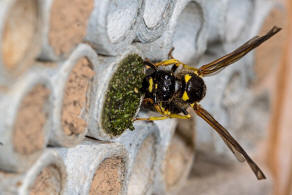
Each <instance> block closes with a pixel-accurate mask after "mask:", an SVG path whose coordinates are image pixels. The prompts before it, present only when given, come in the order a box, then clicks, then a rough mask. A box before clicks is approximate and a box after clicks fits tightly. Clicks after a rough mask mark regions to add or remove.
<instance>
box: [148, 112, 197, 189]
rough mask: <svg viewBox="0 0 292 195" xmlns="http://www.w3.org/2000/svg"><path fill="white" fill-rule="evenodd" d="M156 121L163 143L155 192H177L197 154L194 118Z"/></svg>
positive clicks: (160, 149) (160, 145) (161, 144)
mask: <svg viewBox="0 0 292 195" xmlns="http://www.w3.org/2000/svg"><path fill="white" fill-rule="evenodd" d="M193 117H194V116H193ZM155 123H156V124H157V125H158V127H159V132H160V135H161V143H160V144H159V146H158V147H159V162H158V167H159V168H158V170H157V173H156V177H155V184H154V191H153V193H154V194H176V193H177V192H178V191H179V190H180V189H181V187H182V186H183V185H184V183H185V182H186V180H187V177H188V174H189V172H190V169H191V166H192V163H193V159H194V155H195V145H196V143H195V137H196V134H195V124H194V119H191V120H178V121H177V120H174V119H168V120H164V121H157V122H155Z"/></svg>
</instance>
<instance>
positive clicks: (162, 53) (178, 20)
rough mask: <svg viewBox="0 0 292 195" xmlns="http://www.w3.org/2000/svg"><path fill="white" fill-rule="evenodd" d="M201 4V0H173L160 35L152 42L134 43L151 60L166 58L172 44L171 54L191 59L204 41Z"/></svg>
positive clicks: (204, 45)
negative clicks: (172, 50)
mask: <svg viewBox="0 0 292 195" xmlns="http://www.w3.org/2000/svg"><path fill="white" fill-rule="evenodd" d="M203 6H205V5H204V4H203V3H201V2H200V1H190V0H182V1H176V2H175V6H174V10H173V13H172V15H171V17H170V19H169V22H168V24H167V27H166V30H165V32H164V33H163V35H162V36H161V37H160V38H159V39H157V40H155V41H154V42H151V43H146V44H142V43H136V45H137V47H138V48H139V49H141V50H142V52H143V54H144V56H145V57H146V58H149V59H151V60H153V61H160V60H162V59H167V57H168V56H167V54H168V52H169V51H170V49H171V48H172V47H175V50H174V52H173V55H174V57H176V58H178V59H180V60H183V61H184V62H185V63H189V62H192V63H194V59H196V58H198V57H199V56H200V55H201V54H202V53H203V52H204V51H205V49H206V44H207V33H206V32H207V23H206V17H207V15H206V13H205V12H204V10H206V9H205V8H204V7H203Z"/></svg>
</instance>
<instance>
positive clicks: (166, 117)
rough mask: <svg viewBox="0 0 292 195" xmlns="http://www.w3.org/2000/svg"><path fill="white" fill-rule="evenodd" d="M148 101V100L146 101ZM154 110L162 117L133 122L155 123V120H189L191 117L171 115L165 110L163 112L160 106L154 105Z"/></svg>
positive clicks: (188, 115)
mask: <svg viewBox="0 0 292 195" xmlns="http://www.w3.org/2000/svg"><path fill="white" fill-rule="evenodd" d="M147 101H148V100H147ZM154 108H155V110H156V111H157V112H158V113H160V114H161V115H163V116H151V117H149V118H135V119H134V121H137V120H143V121H155V120H164V119H168V118H179V119H190V118H191V115H190V114H187V115H180V114H173V113H171V112H169V111H167V110H165V109H164V108H163V107H162V106H161V105H158V104H154Z"/></svg>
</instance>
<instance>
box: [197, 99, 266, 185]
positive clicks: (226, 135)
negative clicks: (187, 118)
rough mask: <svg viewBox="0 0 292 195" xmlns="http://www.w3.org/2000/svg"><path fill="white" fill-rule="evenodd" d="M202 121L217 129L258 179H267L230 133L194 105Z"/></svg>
mask: <svg viewBox="0 0 292 195" xmlns="http://www.w3.org/2000/svg"><path fill="white" fill-rule="evenodd" d="M192 107H193V108H194V110H195V112H196V113H197V115H199V116H200V117H201V118H202V119H204V120H205V121H206V122H207V123H208V124H209V125H210V126H211V127H213V128H214V129H215V131H216V132H217V133H218V134H219V135H220V136H221V137H222V138H223V140H224V142H225V143H227V146H228V147H229V148H230V149H231V151H232V152H233V153H234V154H237V153H240V155H242V156H243V157H244V158H245V160H246V161H247V163H248V165H249V166H250V168H251V169H252V171H253V172H254V174H255V175H256V177H257V179H259V180H260V179H265V178H266V177H265V175H264V173H263V172H262V171H261V169H260V168H259V167H258V166H257V165H256V163H255V162H254V161H253V160H252V159H251V158H250V157H249V156H248V154H247V153H246V152H245V151H244V149H243V148H242V147H241V146H240V145H239V143H238V142H237V141H236V140H235V139H234V138H233V137H232V136H231V135H230V133H229V132H228V131H227V130H226V129H225V128H224V127H223V126H222V125H221V124H220V123H218V122H217V121H216V120H215V119H214V118H213V117H212V115H211V114H209V113H208V112H207V111H206V110H205V109H203V108H202V107H201V106H200V105H199V104H194V105H193V106H192Z"/></svg>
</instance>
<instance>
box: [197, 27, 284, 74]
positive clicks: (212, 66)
mask: <svg viewBox="0 0 292 195" xmlns="http://www.w3.org/2000/svg"><path fill="white" fill-rule="evenodd" d="M280 30H281V28H279V27H276V26H274V27H273V28H272V29H271V30H270V31H269V32H268V33H267V34H265V35H263V36H256V37H254V38H252V39H250V40H249V41H247V42H246V43H244V44H243V45H242V46H240V47H239V48H237V49H236V50H234V51H233V52H231V53H229V54H227V55H225V56H223V57H221V58H219V59H217V60H215V61H213V62H211V63H209V64H205V65H203V66H201V67H200V68H199V70H198V74H199V75H201V76H210V75H211V74H215V73H218V72H219V71H220V70H222V69H223V68H225V67H226V66H228V65H230V64H233V63H234V62H236V61H238V60H239V59H240V58H242V57H243V56H245V55H246V54H247V53H249V52H250V51H251V50H253V49H254V48H256V47H258V46H259V45H261V44H262V43H263V42H265V41H266V40H268V39H269V38H271V37H272V36H273V35H275V34H276V33H277V32H279V31H280Z"/></svg>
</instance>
